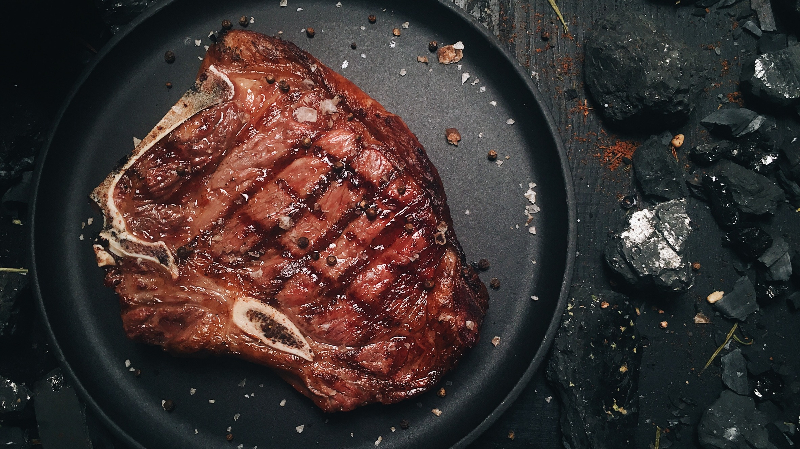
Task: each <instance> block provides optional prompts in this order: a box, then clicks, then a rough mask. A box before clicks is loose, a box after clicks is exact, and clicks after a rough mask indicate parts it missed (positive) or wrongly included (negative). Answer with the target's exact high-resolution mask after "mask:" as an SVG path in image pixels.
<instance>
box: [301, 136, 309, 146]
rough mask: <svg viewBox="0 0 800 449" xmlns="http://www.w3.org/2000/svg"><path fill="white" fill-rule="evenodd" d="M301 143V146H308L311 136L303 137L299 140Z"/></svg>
mask: <svg viewBox="0 0 800 449" xmlns="http://www.w3.org/2000/svg"><path fill="white" fill-rule="evenodd" d="M300 143H301V144H302V145H303V148H310V147H311V138H310V137H303V140H301V141H300Z"/></svg>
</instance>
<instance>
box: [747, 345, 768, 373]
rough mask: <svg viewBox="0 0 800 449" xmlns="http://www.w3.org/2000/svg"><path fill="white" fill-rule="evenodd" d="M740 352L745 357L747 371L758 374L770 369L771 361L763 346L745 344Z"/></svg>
mask: <svg viewBox="0 0 800 449" xmlns="http://www.w3.org/2000/svg"><path fill="white" fill-rule="evenodd" d="M742 354H744V357H745V358H746V359H747V372H749V373H750V374H752V375H753V376H760V375H762V374H764V373H765V372H767V371H769V370H771V369H772V362H771V361H770V360H769V356H768V355H767V354H766V353H765V352H764V349H763V348H760V347H758V346H754V345H751V346H747V347H745V348H744V349H742Z"/></svg>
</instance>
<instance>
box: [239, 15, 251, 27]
mask: <svg viewBox="0 0 800 449" xmlns="http://www.w3.org/2000/svg"><path fill="white" fill-rule="evenodd" d="M248 23H250V21H249V20H248V19H247V16H242V17H239V25H241V26H243V27H246V26H247V24H248Z"/></svg>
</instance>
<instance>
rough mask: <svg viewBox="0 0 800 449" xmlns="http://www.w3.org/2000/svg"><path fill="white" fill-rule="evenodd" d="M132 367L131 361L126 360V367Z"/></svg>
mask: <svg viewBox="0 0 800 449" xmlns="http://www.w3.org/2000/svg"><path fill="white" fill-rule="evenodd" d="M130 367H131V361H130V360H125V368H130Z"/></svg>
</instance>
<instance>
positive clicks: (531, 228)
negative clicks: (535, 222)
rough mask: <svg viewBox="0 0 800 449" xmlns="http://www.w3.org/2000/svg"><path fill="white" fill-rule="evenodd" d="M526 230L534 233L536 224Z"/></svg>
mask: <svg viewBox="0 0 800 449" xmlns="http://www.w3.org/2000/svg"><path fill="white" fill-rule="evenodd" d="M528 232H530V233H531V234H533V235H536V226H531V227H530V228H528Z"/></svg>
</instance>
